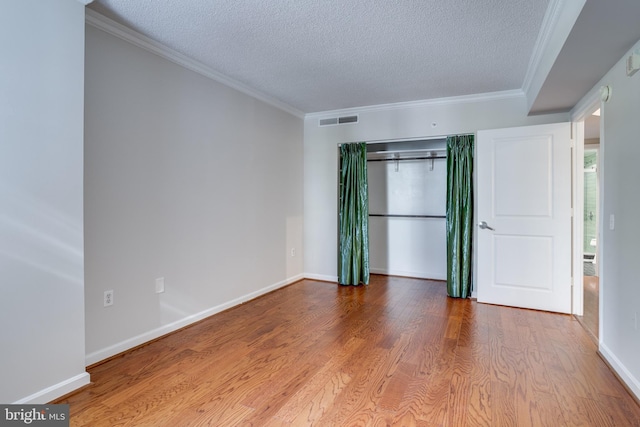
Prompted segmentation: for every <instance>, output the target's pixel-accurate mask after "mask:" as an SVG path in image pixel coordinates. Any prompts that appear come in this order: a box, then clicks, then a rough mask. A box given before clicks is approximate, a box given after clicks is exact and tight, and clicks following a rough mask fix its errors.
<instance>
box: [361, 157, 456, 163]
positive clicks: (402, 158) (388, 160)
mask: <svg viewBox="0 0 640 427" xmlns="http://www.w3.org/2000/svg"><path fill="white" fill-rule="evenodd" d="M446 158H447V156H433V157H399V158H397V159H394V158H391V159H367V162H391V161H394V160H398V161H403V160H431V159H446Z"/></svg>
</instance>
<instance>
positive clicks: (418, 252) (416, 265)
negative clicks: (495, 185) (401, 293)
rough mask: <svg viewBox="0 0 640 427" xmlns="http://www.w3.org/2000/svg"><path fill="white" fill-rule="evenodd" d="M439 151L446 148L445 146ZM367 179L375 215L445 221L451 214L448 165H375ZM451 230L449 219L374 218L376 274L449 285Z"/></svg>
mask: <svg viewBox="0 0 640 427" xmlns="http://www.w3.org/2000/svg"><path fill="white" fill-rule="evenodd" d="M439 145H440V146H444V142H441V143H439ZM441 154H442V155H444V154H445V153H444V152H442V153H441ZM432 168H433V169H432ZM367 176H368V178H367V179H368V187H369V213H370V214H393V215H434V216H444V215H445V213H446V201H447V195H446V193H447V160H446V159H442V158H441V159H434V160H407V161H398V162H397V163H395V162H394V161H369V162H367ZM445 225H446V221H445V219H444V218H415V217H414V218H411V217H384V216H383V217H379V216H371V217H370V218H369V265H370V268H371V272H372V273H378V274H391V275H395V276H409V277H422V278H425V279H437V280H446V279H447V240H446V227H445Z"/></svg>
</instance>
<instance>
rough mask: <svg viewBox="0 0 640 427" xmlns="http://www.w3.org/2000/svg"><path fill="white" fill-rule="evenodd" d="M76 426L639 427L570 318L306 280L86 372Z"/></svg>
mask: <svg viewBox="0 0 640 427" xmlns="http://www.w3.org/2000/svg"><path fill="white" fill-rule="evenodd" d="M89 371H90V373H91V380H92V385H91V386H90V387H88V388H86V389H84V390H82V391H80V392H79V393H76V394H74V395H71V396H70V397H68V398H66V399H65V400H63V401H59V402H58V403H69V404H70V405H71V425H72V426H203V425H211V426H232V425H246V426H312V425H316V426H492V427H495V426H518V427H522V426H553V427H557V426H598V427H601V426H640V407H638V405H637V404H636V402H635V401H634V400H633V398H632V397H631V396H630V395H629V394H628V393H627V391H626V390H625V389H624V388H623V386H622V385H621V384H620V383H619V382H618V380H617V379H616V378H615V376H614V375H613V374H612V372H611V371H610V370H609V369H608V367H607V366H606V365H605V363H604V362H603V361H602V360H601V359H600V358H599V356H598V355H597V354H596V347H595V344H594V343H593V341H592V340H591V339H590V338H589V336H588V334H587V333H586V332H585V331H584V330H583V328H582V327H581V325H580V324H579V323H578V322H577V321H576V320H575V319H574V318H573V317H572V316H568V315H558V314H550V313H543V312H537V311H532V310H520V309H515V308H507V307H499V306H491V305H483V304H478V303H476V302H474V301H471V300H460V299H450V298H447V297H446V289H445V285H444V284H443V283H442V282H434V281H428V280H419V279H407V278H398V277H385V276H372V280H371V284H370V285H369V286H368V287H363V286H360V287H340V286H338V285H336V284H331V283H325V282H317V281H312V280H303V281H300V282H298V283H295V284H293V285H291V286H288V287H286V288H284V289H281V290H278V291H276V292H273V293H271V294H268V295H265V296H263V297H261V298H258V299H256V300H254V301H251V302H249V303H246V304H243V305H241V306H238V307H235V308H233V309H230V310H228V311H226V312H223V313H220V314H218V315H215V316H212V317H211V318H209V319H206V320H205V321H202V322H200V323H198V324H196V325H194V326H191V327H189V328H186V329H184V330H182V331H180V332H177V333H175V334H172V335H169V336H167V337H165V338H163V339H160V340H158V341H155V342H153V343H151V344H149V345H147V346H144V347H141V348H139V349H136V350H134V351H131V352H128V353H126V354H124V355H122V356H119V357H117V358H115V359H112V360H110V361H108V362H106V363H103V364H100V365H97V366H95V367H92V368H91V369H90V370H89Z"/></svg>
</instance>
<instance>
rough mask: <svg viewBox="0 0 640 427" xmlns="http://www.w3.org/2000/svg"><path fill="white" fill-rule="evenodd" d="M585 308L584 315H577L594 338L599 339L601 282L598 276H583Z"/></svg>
mask: <svg viewBox="0 0 640 427" xmlns="http://www.w3.org/2000/svg"><path fill="white" fill-rule="evenodd" d="M582 283H583V289H584V293H583V296H584V297H583V298H584V301H583V310H582V316H576V317H577V318H578V320H579V321H580V322H581V323H582V326H584V327H585V328H586V329H587V331H588V332H589V333H590V334H591V335H592V336H593V339H594V340H595V341H596V342H597V341H598V333H599V331H598V318H599V310H600V307H599V306H598V301H599V299H600V296H599V294H598V293H599V287H600V285H599V283H600V279H599V277H598V276H583V282H582Z"/></svg>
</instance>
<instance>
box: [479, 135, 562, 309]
mask: <svg viewBox="0 0 640 427" xmlns="http://www.w3.org/2000/svg"><path fill="white" fill-rule="evenodd" d="M570 138H571V128H570V124H569V123H558V124H552V125H540V126H528V127H520V128H511V129H497V130H487V131H479V132H478V142H477V148H476V159H477V161H476V167H477V183H478V187H477V195H478V199H477V219H478V222H479V223H478V224H476V231H477V244H478V249H477V254H478V255H477V256H478V258H477V262H478V264H477V265H478V267H477V272H478V276H477V281H476V283H477V297H478V302H484V303H490V304H500V305H508V306H514V307H524V308H532V309H537V310H546V311H555V312H560V313H570V311H571V141H570ZM483 222H484V223H486V226H485V225H484V224H483ZM492 229H493V230H492Z"/></svg>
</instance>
